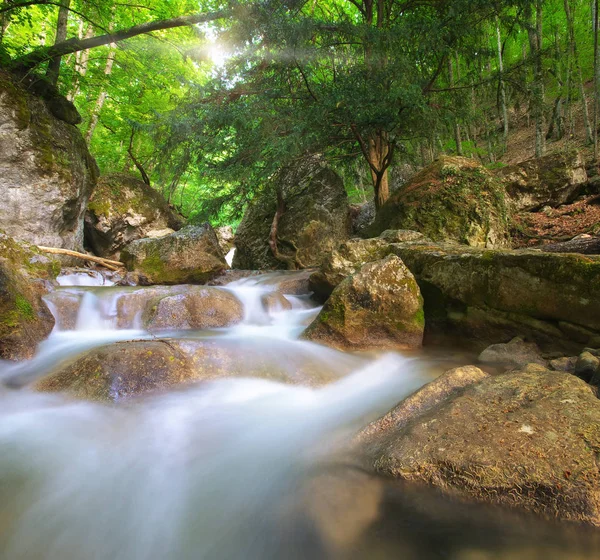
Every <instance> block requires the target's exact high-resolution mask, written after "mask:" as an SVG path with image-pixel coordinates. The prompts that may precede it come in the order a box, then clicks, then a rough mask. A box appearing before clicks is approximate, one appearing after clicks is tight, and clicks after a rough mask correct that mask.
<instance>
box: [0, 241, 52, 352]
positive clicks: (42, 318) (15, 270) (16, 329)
mask: <svg viewBox="0 0 600 560" xmlns="http://www.w3.org/2000/svg"><path fill="white" fill-rule="evenodd" d="M59 271H60V264H59V263H58V262H57V261H55V260H52V259H49V258H48V257H47V256H45V255H42V254H41V253H40V252H39V250H38V249H37V248H36V247H34V246H31V245H29V244H27V243H19V242H17V241H15V240H14V239H12V238H11V237H8V236H7V235H5V234H3V233H0V358H2V359H7V360H20V359H25V358H31V357H32V356H33V353H34V352H35V349H36V346H37V345H38V344H39V343H40V342H41V341H42V340H44V339H45V338H46V337H47V336H48V335H49V334H50V332H51V331H52V328H53V327H54V318H53V317H52V314H51V313H50V311H49V309H48V307H47V306H46V304H45V303H44V302H43V301H42V298H41V296H42V295H43V294H44V293H46V285H45V282H46V281H48V280H53V279H54V278H56V275H57V274H58V273H59Z"/></svg>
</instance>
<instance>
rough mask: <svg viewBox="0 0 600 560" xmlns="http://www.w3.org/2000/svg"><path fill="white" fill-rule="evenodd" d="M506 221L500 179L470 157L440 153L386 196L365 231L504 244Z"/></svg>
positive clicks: (506, 240) (506, 241)
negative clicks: (407, 232)
mask: <svg viewBox="0 0 600 560" xmlns="http://www.w3.org/2000/svg"><path fill="white" fill-rule="evenodd" d="M509 222H510V210H509V207H508V205H507V203H506V201H505V197H504V187H503V185H502V184H501V182H500V181H499V180H498V179H497V178H496V177H494V176H493V175H492V174H491V173H490V172H489V171H488V170H487V169H485V167H483V166H482V165H480V164H479V163H477V162H476V161H474V160H470V159H466V158H461V157H449V156H443V157H441V158H440V159H438V160H437V161H435V162H434V163H432V164H431V165H430V166H428V167H426V168H425V169H423V170H422V171H421V172H420V173H418V174H417V175H416V176H415V177H413V179H412V180H410V181H409V182H408V183H407V184H405V185H404V186H403V187H402V188H400V189H399V190H398V191H397V192H395V193H394V194H392V195H391V196H390V198H389V199H388V201H387V202H386V203H385V204H384V205H383V207H382V208H380V210H379V212H378V214H377V218H376V219H375V222H374V223H373V225H372V226H371V227H370V228H368V230H367V233H368V234H369V235H371V236H376V235H379V234H380V233H382V232H383V231H385V230H388V229H405V230H415V231H418V232H421V233H422V234H423V235H425V236H427V237H428V238H430V239H433V240H434V241H444V240H453V241H457V242H459V243H465V244H467V245H471V246H474V247H504V246H508V245H509V239H510V236H509V228H510V223H509Z"/></svg>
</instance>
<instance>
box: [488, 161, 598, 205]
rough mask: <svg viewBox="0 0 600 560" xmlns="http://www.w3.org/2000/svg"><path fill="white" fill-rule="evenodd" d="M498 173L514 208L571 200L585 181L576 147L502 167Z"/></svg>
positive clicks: (583, 170) (582, 162)
mask: <svg viewBox="0 0 600 560" xmlns="http://www.w3.org/2000/svg"><path fill="white" fill-rule="evenodd" d="M498 177H499V178H500V179H501V180H502V182H503V183H504V185H505V186H506V191H507V193H508V195H509V196H510V199H511V201H512V203H513V204H514V206H515V208H516V210H537V209H540V208H542V207H543V206H552V207H556V206H560V205H561V204H565V203H566V202H568V201H569V200H572V198H573V197H574V196H575V195H576V194H577V193H578V192H579V190H580V189H581V187H582V186H583V185H584V184H585V183H586V182H587V172H586V169H585V162H584V160H583V157H582V156H581V154H580V153H579V152H578V151H576V150H570V151H563V152H558V153H555V154H550V155H547V156H544V157H541V158H537V159H530V160H528V161H525V162H523V163H519V164H517V165H512V166H509V167H504V168H502V169H500V171H499V172H498Z"/></svg>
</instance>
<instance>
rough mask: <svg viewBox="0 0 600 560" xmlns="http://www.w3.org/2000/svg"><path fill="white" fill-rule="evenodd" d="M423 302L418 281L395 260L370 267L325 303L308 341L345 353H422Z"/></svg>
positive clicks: (338, 288)
mask: <svg viewBox="0 0 600 560" xmlns="http://www.w3.org/2000/svg"><path fill="white" fill-rule="evenodd" d="M423 328H424V317H423V298H422V297H421V292H420V291H419V287H418V285H417V282H416V281H415V278H414V276H413V275H412V274H411V272H410V271H409V270H408V269H407V268H406V266H404V264H403V263H402V261H401V260H400V259H399V258H398V257H396V256H395V255H389V256H388V257H386V258H385V259H383V260H381V261H376V262H373V263H368V264H365V265H364V266H363V267H362V268H361V269H360V271H359V272H358V273H356V274H354V275H352V276H349V277H348V278H346V279H345V280H344V281H343V282H342V283H341V284H340V285H339V286H338V287H337V288H336V289H335V290H334V291H333V293H332V294H331V296H330V298H329V299H328V300H327V301H326V302H325V305H324V306H323V309H322V310H321V312H320V313H319V315H318V316H317V318H316V319H315V320H314V322H313V323H312V324H311V325H310V326H309V327H308V328H307V329H306V331H305V332H304V334H303V338H305V339H307V340H312V341H316V342H322V343H325V344H328V345H330V346H334V347H337V348H340V349H368V348H403V349H410V348H418V347H420V346H421V345H422V343H423Z"/></svg>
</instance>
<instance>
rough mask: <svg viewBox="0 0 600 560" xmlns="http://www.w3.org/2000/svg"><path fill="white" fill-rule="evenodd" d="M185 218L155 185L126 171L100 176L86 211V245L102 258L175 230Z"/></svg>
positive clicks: (113, 255)
mask: <svg viewBox="0 0 600 560" xmlns="http://www.w3.org/2000/svg"><path fill="white" fill-rule="evenodd" d="M181 226H182V219H181V217H180V216H178V215H177V214H176V213H175V212H174V211H173V210H171V208H170V207H169V205H168V204H167V202H166V200H165V199H164V198H163V197H162V196H161V194H160V193H158V192H157V191H156V190H154V189H153V188H152V187H150V186H149V185H147V184H146V183H144V182H143V181H140V180H139V179H137V178H136V177H133V176H131V175H127V174H124V173H120V174H114V175H106V176H104V177H100V179H99V181H98V186H97V187H96V190H95V191H94V193H93V194H92V197H91V198H90V202H89V204H88V208H87V212H86V214H85V241H86V244H87V245H88V246H89V247H90V248H91V249H92V250H93V251H94V253H95V254H97V255H99V256H101V257H118V255H119V251H120V250H121V248H122V247H124V246H125V245H127V244H128V243H130V242H131V241H135V240H136V239H142V238H143V237H153V235H152V233H153V232H160V231H163V232H164V231H166V233H172V232H173V231H176V230H178V229H180V228H181Z"/></svg>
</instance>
